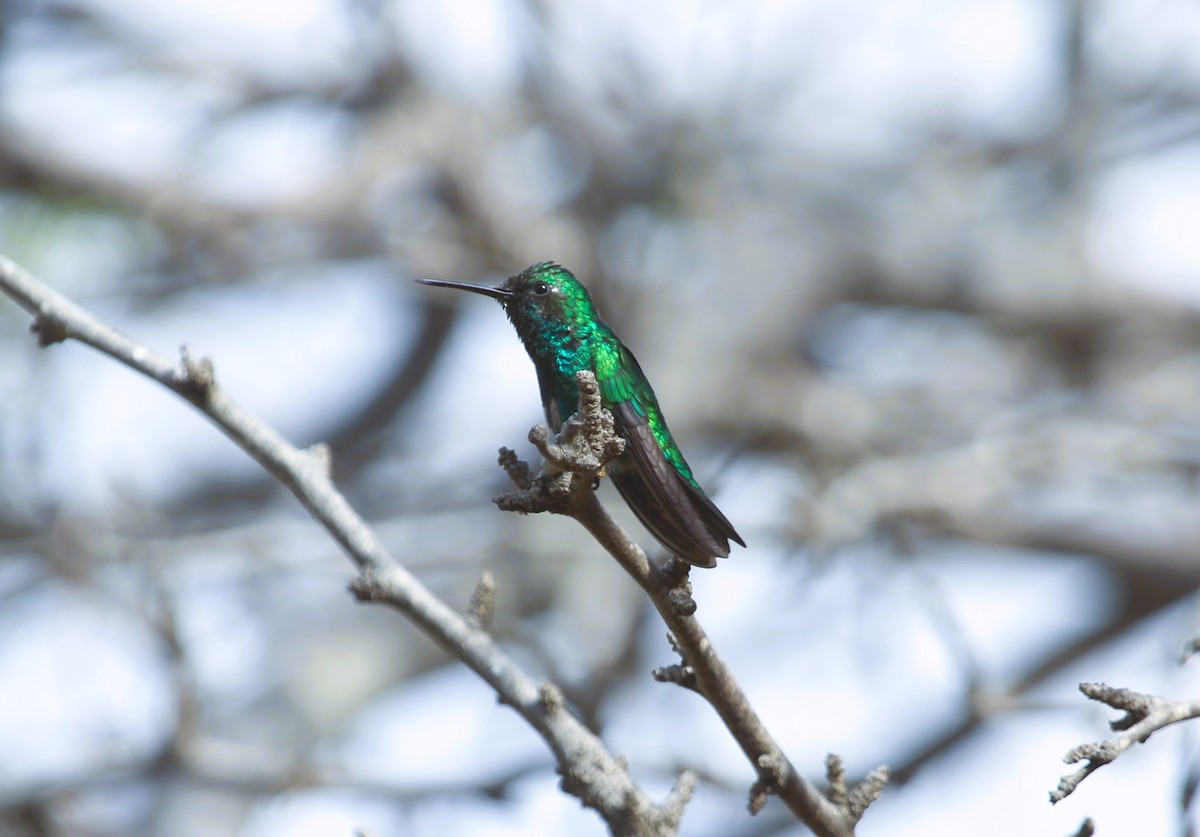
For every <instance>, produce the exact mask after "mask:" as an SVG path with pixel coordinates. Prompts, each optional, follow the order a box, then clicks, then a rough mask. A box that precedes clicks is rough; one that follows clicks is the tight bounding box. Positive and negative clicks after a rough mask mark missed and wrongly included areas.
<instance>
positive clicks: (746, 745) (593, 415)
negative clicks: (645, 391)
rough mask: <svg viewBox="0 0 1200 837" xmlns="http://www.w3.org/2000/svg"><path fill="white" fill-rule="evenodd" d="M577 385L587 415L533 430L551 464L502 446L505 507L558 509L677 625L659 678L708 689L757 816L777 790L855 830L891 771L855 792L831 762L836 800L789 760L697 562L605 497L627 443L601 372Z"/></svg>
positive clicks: (831, 831)
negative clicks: (668, 553)
mask: <svg viewBox="0 0 1200 837" xmlns="http://www.w3.org/2000/svg"><path fill="white" fill-rule="evenodd" d="M576 381H577V383H578V385H579V412H578V413H576V414H575V415H574V416H572V417H571V418H570V420H568V421H567V422H566V423H565V424H564V425H563V427H562V429H561V430H560V431H559V433H558V434H557V436H554V437H551V436H550V434H549V432H548V431H547V430H546V428H545V427H540V426H539V427H535V428H534V429H533V430H532V431H530V434H529V441H530V442H532V443H533V445H534V446H535V447H536V448H537V449H538V451H539V452H540V453H541V454H542V457H543V458H544V462H543V465H542V468H541V470H540V471H539V472H538V473H537V474H536V475H533V474H532V470H531V469H530V467H529V466H528V465H526V464H525V463H523V462H521V461H520V460H518V459H517V457H516V455H515V454H514V453H513V452H512V451H510V450H508V449H506V448H505V449H501V451H500V464H501V466H502V467H503V468H504V469H505V470H506V471H507V472H508V474H509V476H510V477H512V478H513V481H514V482H515V483H516V485H517V487H518V488H519V489H520V490H519V491H517V492H514V493H511V494H505V495H502V496H500V497H497V498H496V500H495V502H496V504H497V505H498V506H499V507H500V508H501V509H505V510H507V511H517V512H521V513H523V514H529V513H534V512H545V511H549V512H553V513H556V514H564V515H568V516H570V517H573V518H575V519H576V520H578V521H579V522H580V523H582V524H583V526H584V527H585V528H586V529H587V530H588V531H589V532H590V533H591V534H592V536H593V537H595V538H596V540H597V541H599V542H600V544H601V546H603V547H604V548H605V549H607V550H608V552H609V553H610V554H611V555H612V556H613V557H614V558H616V559H617V562H618V563H619V564H620V565H621V566H622V567H623V568H624V569H625V571H626V572H628V573H629V574H630V575H631V576H633V578H634V580H635V581H637V583H638V584H639V585H641V587H642V589H643V590H645V591H646V593H647V594H648V595H649V596H650V599H651V601H652V602H653V603H654V606H655V608H657V610H658V612H659V614H660V615H661V616H662V619H663V621H664V622H665V623H666V624H667V627H668V628H669V629H670V637H669V638H670V642H671V645H672V647H673V648H674V649H675V650H676V651H677V652H678V653H679V655H680V657H681V658H682V663H681V664H680V665H672V666H667V667H665V668H660V669H658V670H656V671H655V672H654V676H655V678H656V679H658V680H662V681H670V682H673V683H677V684H679V685H681V686H684V687H686V688H689V689H692V690H694V691H696V692H698V693H699V694H701V695H703V696H704V698H705V699H706V700H707V701H708V702H709V703H710V704H711V705H712V707H713V708H714V709H715V710H716V712H717V714H718V715H719V716H720V717H721V720H722V721H723V722H724V723H725V726H726V727H727V728H728V729H729V731H730V732H731V733H732V734H733V737H734V739H735V740H736V741H737V742H738V744H739V745H740V746H741V748H742V752H743V753H745V754H746V757H747V758H748V759H749V760H750V763H751V765H753V767H754V769H755V771H756V772H757V773H758V780H757V781H756V782H755V783H754V786H753V787H752V788H751V789H750V804H749V807H750V810H751V812H752V813H753V812H757V811H758V810H759V809H761V807H762V805H763V804H764V803H765V801H766V797H767V795H768V794H776V795H778V796H779V798H780V799H781V800H782V801H783V802H784V803H785V804H786V805H787V806H788V808H789V809H791V811H792V812H793V813H794V814H795V815H796V816H797V817H799V818H800V819H801V820H802V821H803V822H804V823H805V824H806V825H807V826H808V827H809V828H811V829H812V830H813V831H814V832H816V833H817V834H819V835H824V836H825V837H837V836H838V835H849V834H853V833H854V828H855V825H856V824H857V823H858V821H859V819H860V818H861V817H862V815H863V812H864V811H865V810H866V808H867V806H868V805H870V804H871V803H872V802H874V801H875V800H876V799H877V798H879V795H880V793H882V791H883V787H884V785H885V784H886V783H887V778H888V772H887V768H886V767H881V768H879V769H878V770H875V771H873V772H872V773H871V774H870V775H869V776H868V777H867V779H866V780H865V781H864V782H863V783H862V784H860V785H859V786H858V787H856V788H854V789H852V790H848V789H847V788H846V783H845V774H844V772H843V771H842V766H841V760H840V759H838V758H837V757H836V756H831V757H830V759H829V760H828V761H827V767H828V777H829V780H830V786H831V790H830V794H829V796H828V797H827V796H825V795H823V794H822V793H821V792H820V791H818V790H817V789H816V788H815V787H814V786H813V785H812V784H811V783H809V782H808V781H807V780H806V779H805V778H804V777H803V776H801V775H800V774H799V773H798V772H797V770H796V768H795V767H794V766H793V765H792V763H791V762H790V761H788V758H787V756H785V755H784V754H783V751H782V750H781V749H780V747H779V745H778V744H777V743H776V742H775V740H774V739H773V738H772V737H771V735H770V733H769V732H767V729H766V727H765V726H763V723H762V721H761V720H760V719H759V717H758V715H757V714H756V713H755V711H754V709H753V707H751V705H750V701H749V700H748V699H747V697H746V695H745V693H744V692H743V691H742V689H741V687H740V686H739V685H738V683H737V681H736V680H735V679H734V677H733V673H732V672H731V671H730V670H729V668H728V666H726V665H725V661H724V660H722V659H721V657H720V656H719V655H718V654H717V652H716V649H715V648H714V647H713V644H712V642H711V641H710V640H709V639H708V636H707V635H706V634H705V633H704V629H703V628H702V627H701V626H700V623H699V621H698V620H697V619H696V617H695V616H694V613H695V610H696V603H695V601H694V600H693V599H692V596H691V584H690V583H689V581H688V566H687V564H684V563H683V562H681V561H678V560H676V559H674V558H672V559H671V560H670V561H669V562H668V564H667V565H666V566H665V567H659V566H656V565H654V564H652V563H651V562H650V560H649V559H648V558H647V557H646V553H645V552H643V551H642V549H641V547H639V546H638V545H637V544H636V543H634V542H633V540H632V539H631V538H630V537H629V535H628V534H627V533H626V532H625V531H624V530H623V529H622V528H621V527H620V526H618V525H617V523H616V522H615V521H614V520H613V519H612V518H611V517H610V516H609V514H608V512H607V511H606V510H605V509H604V507H603V506H602V505H601V504H600V501H599V500H598V499H597V498H596V493H595V492H594V491H593V490H592V486H593V483H594V481H595V479H596V477H597V476H599V474H600V471H601V469H602V467H603V466H604V464H605V463H606V462H608V461H610V460H611V459H613V458H615V457H616V456H618V455H619V454H620V452H621V450H623V444H624V442H623V440H622V439H621V438H620V437H618V436H616V435H615V433H614V431H613V424H612V416H611V415H610V414H609V413H608V411H607V410H604V409H602V405H601V400H600V390H599V387H598V386H597V384H596V378H595V376H594V375H593V374H592V373H590V372H580V373H579V374H578V375H576Z"/></svg>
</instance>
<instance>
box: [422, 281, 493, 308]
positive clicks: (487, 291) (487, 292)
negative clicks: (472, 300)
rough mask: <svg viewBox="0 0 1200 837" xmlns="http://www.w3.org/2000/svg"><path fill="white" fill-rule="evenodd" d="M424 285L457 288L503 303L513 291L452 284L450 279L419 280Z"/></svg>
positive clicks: (466, 283)
mask: <svg viewBox="0 0 1200 837" xmlns="http://www.w3.org/2000/svg"><path fill="white" fill-rule="evenodd" d="M417 281H418V282H420V283H421V284H422V285H433V286H434V287H436V288H457V289H458V290H460V291H470V292H471V293H474V294H482V295H483V296H490V297H491V298H492V299H498V300H500V301H501V302H503V301H504V300H506V299H508V298H509V297H510V296H512V291H510V290H509V289H508V288H505V287H498V288H493V287H492V286H490V285H476V284H473V283H471V282H452V281H450V280H448V279H418V280H417Z"/></svg>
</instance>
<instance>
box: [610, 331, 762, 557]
mask: <svg viewBox="0 0 1200 837" xmlns="http://www.w3.org/2000/svg"><path fill="white" fill-rule="evenodd" d="M622 355H623V357H622V360H623V361H624V362H623V363H622V364H621V365H620V368H619V369H618V370H617V371H616V372H614V373H613V374H612V375H611V376H609V377H608V378H606V379H604V380H602V381H600V392H601V394H602V395H603V396H604V400H605V402H606V404H607V406H608V408H609V410H610V411H611V412H612V414H613V423H614V425H615V429H616V431H617V432H618V433H619V434H620V435H621V436H622V437H624V439H625V441H626V445H625V453H624V454H622V455H621V457H620V458H619V459H617V460H616V461H615V462H614V463H612V465H610V466H609V469H608V473H609V475H610V476H611V477H612V481H613V485H615V486H616V487H617V491H619V492H620V494H621V496H622V497H623V498H624V500H625V502H626V503H627V504H628V505H629V508H630V509H632V510H633V513H634V514H635V515H636V516H637V518H638V520H640V521H641V523H642V525H643V526H645V527H646V529H647V530H649V531H650V533H651V534H652V535H654V537H655V538H656V539H657V540H658V541H659V543H661V544H662V545H663V546H665V547H666V548H667V549H668V550H670V551H671V552H672V553H673V554H674V555H676V556H678V557H679V558H681V559H683V560H684V561H687V562H689V563H691V564H695V565H696V566H699V567H715V566H716V565H717V562H716V558H717V557H718V556H719V557H722V558H724V557H726V556H728V555H729V541H730V540H732V541H734V542H736V543H739V544H741V545H742V546H745V543H743V541H742V539H741V537H740V536H739V535H738V533H737V531H736V530H735V529H734V528H733V524H731V523H730V522H729V520H728V519H727V518H726V517H725V515H724V514H722V513H721V510H720V509H718V508H717V507H716V505H715V504H714V503H713V501H712V500H710V499H709V498H708V496H707V495H706V494H705V493H704V491H703V490H701V488H700V486H699V485H697V484H696V483H695V481H694V480H693V479H689V477H690V473H688V474H687V475H685V474H684V473H682V472H681V471H680V469H679V468H678V467H677V466H676V464H675V463H673V462H671V460H670V459H668V458H667V456H666V454H665V453H664V452H663V446H662V444H660V441H659V440H658V439H657V438H656V437H655V434H654V427H653V426H652V425H658V427H659V429H660V433H663V434H665V435H666V437H667V439H668V441H670V432H669V431H668V430H667V428H666V422H665V421H664V420H663V418H662V413H661V411H660V410H659V407H658V403H657V401H656V400H655V398H654V394H653V393H652V392H649V391H648V386H647V385H646V384H645V383H644V382H645V380H646V378H645V376H644V375H643V374H642V371H641V367H640V366H639V365H638V362H637V359H636V358H634V356H633V353H632V352H630V351H629V350H628V349H626V348H625V347H623V346H622ZM639 384H641V385H640V386H639ZM670 444H671V445H674V442H673V441H670ZM679 461H680V462H682V463H683V466H684V469H686V470H687V471H689V472H690V469H689V468H688V466H687V463H686V462H684V461H683V458H682V455H680V456H679Z"/></svg>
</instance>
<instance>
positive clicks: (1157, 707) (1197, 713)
mask: <svg viewBox="0 0 1200 837" xmlns="http://www.w3.org/2000/svg"><path fill="white" fill-rule="evenodd" d="M1079 691H1081V692H1083V693H1084V694H1085V695H1087V696H1088V697H1089V698H1091V699H1092V700H1098V701H1100V702H1101V703H1106V704H1108V705H1109V706H1111V707H1112V708H1113V709H1120V710H1122V711H1123V712H1124V713H1125V714H1124V716H1122V717H1120V718H1117V719H1116V720H1115V721H1110V722H1109V726H1110V727H1111V728H1112V729H1113V730H1114V731H1120V733H1121V734H1120V735H1114V736H1113V737H1112V738H1109V739H1108V740H1106V741H1099V742H1096V743H1095V744H1081V745H1080V746H1078V747H1075V748H1074V749H1072V750H1071V751H1069V752H1068V753H1067V754H1066V755H1065V756H1063V761H1065V762H1066V763H1067V764H1076V763H1078V762H1084V764H1083V766H1082V767H1080V768H1079V769H1078V770H1076V771H1075V772H1074V773H1071V774H1070V775H1067V776H1064V777H1062V779H1060V780H1059V782H1058V787H1057V788H1056V789H1054V790H1053V791H1051V792H1050V801H1051V802H1061V801H1062V800H1064V799H1066V798H1067V797H1068V796H1070V795H1071V794H1072V793H1073V792H1074V791H1075V789H1076V788H1077V787H1079V783H1080V782H1082V781H1083V780H1084V779H1086V778H1087V777H1088V776H1090V775H1092V774H1093V773H1095V772H1096V771H1097V770H1099V769H1100V768H1101V767H1103V766H1104V765H1106V764H1108V763H1109V762H1111V761H1113V760H1114V759H1116V757H1117V756H1119V755H1121V753H1123V752H1125V751H1126V750H1128V749H1129V748H1130V747H1132V746H1133V745H1134V744H1140V743H1142V742H1144V741H1146V739H1148V738H1149V737H1150V736H1151V735H1153V734H1154V733H1156V732H1158V731H1159V730H1160V729H1162V728H1163V727H1168V726H1170V725H1171V724H1175V723H1178V722H1180V721H1186V720H1188V719H1190V718H1196V717H1200V700H1190V701H1174V700H1167V699H1166V698H1161V697H1156V696H1155V695H1147V694H1144V693H1142V692H1135V691H1133V690H1132V689H1118V688H1115V687H1113V686H1109V685H1107V684H1105V683H1080V684H1079Z"/></svg>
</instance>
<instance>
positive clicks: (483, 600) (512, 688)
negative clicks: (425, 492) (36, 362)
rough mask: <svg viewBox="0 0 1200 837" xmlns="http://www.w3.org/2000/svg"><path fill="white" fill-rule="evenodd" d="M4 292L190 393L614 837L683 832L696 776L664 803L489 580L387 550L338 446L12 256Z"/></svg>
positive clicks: (44, 327) (360, 581) (53, 324)
mask: <svg viewBox="0 0 1200 837" xmlns="http://www.w3.org/2000/svg"><path fill="white" fill-rule="evenodd" d="M0 291H3V292H4V293H5V294H7V295H8V296H10V297H11V298H12V299H13V300H15V301H16V302H17V303H18V304H19V305H20V306H21V307H23V308H24V309H25V310H27V311H28V312H29V313H30V314H32V315H33V317H34V323H33V326H32V330H33V331H34V332H35V333H36V334H37V335H38V342H39V344H40V345H42V346H49V345H52V344H55V343H60V342H63V341H64V340H78V341H79V342H82V343H86V344H87V345H89V346H91V347H93V348H95V349H97V350H98V351H100V352H102V353H104V354H106V355H109V356H110V357H112V358H114V359H116V360H118V361H120V362H121V363H123V364H125V365H126V366H129V367H130V368H132V369H135V370H137V371H138V372H141V373H142V374H144V375H146V376H147V377H149V378H152V379H153V380H155V381H157V382H158V383H160V384H162V385H163V386H165V387H167V388H168V389H170V390H171V391H173V392H175V393H176V394H178V395H180V396H182V397H183V398H185V399H187V400H188V401H189V402H191V403H192V404H193V405H195V406H196V408H197V409H199V410H200V411H201V412H202V413H203V414H204V415H205V416H207V417H208V418H209V419H210V420H211V421H212V422H213V423H214V424H215V425H216V426H217V427H218V428H220V429H221V431H222V432H224V433H225V435H227V436H229V438H231V439H232V440H233V441H234V442H236V443H237V444H238V445H239V446H240V447H241V448H242V449H243V450H245V451H246V452H247V453H248V454H250V455H251V456H252V457H254V459H255V460H257V461H258V462H259V463H260V464H261V465H262V466H263V467H264V468H266V469H267V470H268V471H269V472H270V473H271V474H273V475H274V476H275V478H276V479H278V480H279V481H280V482H281V483H283V484H284V485H285V486H287V488H288V489H289V490H290V491H291V492H292V493H293V494H294V495H296V498H297V499H298V500H299V501H300V502H301V503H302V504H303V505H304V507H305V508H306V509H308V511H309V513H310V514H312V516H313V517H314V518H316V519H317V520H318V521H319V522H320V523H321V524H322V525H323V526H324V527H325V528H326V529H327V530H328V531H329V533H330V534H331V535H332V536H333V538H334V539H335V540H336V541H337V542H338V544H340V545H341V547H342V548H343V549H344V550H345V552H346V554H347V555H348V556H349V557H350V559H351V560H352V561H353V562H354V564H355V565H356V566H357V567H358V572H359V575H358V577H357V578H356V579H355V580H354V582H353V583H352V584H351V589H352V590H353V592H354V593H355V594H356V595H357V596H358V597H359V598H360V599H361V600H364V601H374V602H383V603H386V604H389V605H391V606H392V607H394V608H396V609H397V610H399V611H401V612H402V613H404V614H405V615H406V616H408V617H409V618H410V619H412V620H413V621H414V622H415V623H417V624H418V625H419V626H420V627H421V628H422V629H423V630H424V631H425V632H426V633H428V634H429V635H430V636H431V637H433V638H434V639H435V640H436V641H437V642H438V643H439V644H440V645H441V646H442V647H443V648H444V649H445V650H446V651H447V652H448V653H450V654H452V655H453V656H455V657H457V658H458V659H460V660H461V661H462V662H464V663H465V664H466V665H467V666H468V667H470V668H471V669H472V670H473V671H474V672H475V673H477V674H478V675H479V676H480V677H482V678H483V679H484V680H485V681H487V683H488V684H489V685H490V686H491V687H492V688H493V689H495V690H496V693H497V694H498V695H499V696H500V701H501V702H502V703H506V704H508V705H509V706H511V707H513V709H515V710H516V711H517V712H518V713H520V715H521V716H522V717H523V718H524V719H525V720H526V721H527V722H528V723H529V725H530V726H532V727H533V728H534V729H535V730H537V732H538V733H539V734H540V735H541V736H542V738H543V739H544V740H545V741H546V743H547V745H548V746H549V747H550V749H551V750H552V751H553V753H554V755H555V758H556V759H557V761H558V768H559V772H560V773H561V775H562V786H563V789H564V790H566V791H567V792H569V793H572V794H574V795H575V796H578V797H579V798H580V799H581V800H582V801H583V803H584V804H585V805H587V806H589V807H591V808H594V809H595V810H596V811H597V812H598V813H599V814H600V816H601V817H603V818H604V820H605V822H607V823H608V826H609V828H610V829H611V830H612V832H613V833H614V834H621V835H635V834H636V835H671V834H675V833H676V832H677V831H678V826H679V821H680V818H681V817H682V815H683V809H684V805H685V803H686V802H687V800H688V799H689V798H690V797H691V793H692V790H693V788H694V786H695V778H694V777H693V776H691V775H690V774H687V773H685V774H684V775H683V776H681V777H680V778H679V780H678V782H677V784H676V786H675V788H674V789H673V790H672V791H671V793H670V794H669V795H668V797H667V799H666V800H665V802H664V803H663V804H662V805H656V804H655V803H654V802H652V801H651V800H650V799H649V798H648V797H647V796H646V795H645V794H644V793H643V792H642V790H641V789H640V788H639V787H638V786H637V785H636V784H635V783H634V782H633V780H632V779H631V777H630V776H629V773H628V770H627V769H626V766H625V765H624V763H623V762H622V761H621V760H619V759H616V758H614V757H613V756H612V755H610V754H609V753H608V751H607V750H606V749H605V747H604V744H603V742H601V741H600V739H599V738H598V737H596V735H594V734H593V733H592V732H591V731H590V730H588V729H587V728H586V727H585V726H584V725H583V724H582V723H581V722H580V721H579V719H578V718H576V717H575V716H574V715H573V714H572V713H571V712H570V711H569V710H568V709H567V708H566V707H565V706H564V704H563V700H562V696H561V693H560V692H559V691H558V689H557V687H555V686H553V685H551V684H547V683H543V684H538V683H537V682H536V681H535V680H534V679H533V678H531V677H530V676H529V675H528V674H526V673H525V672H524V671H523V670H522V669H521V668H519V667H518V666H517V664H516V663H515V662H514V661H513V660H512V659H511V658H510V657H508V656H507V655H506V654H505V653H504V652H503V650H501V648H500V647H499V646H498V645H497V644H496V642H495V641H494V640H493V639H492V637H491V636H490V635H489V634H488V633H487V632H486V631H485V630H484V628H483V625H484V624H485V623H486V621H487V618H488V611H489V610H490V606H489V598H490V593H488V592H487V590H486V588H487V586H488V585H487V583H486V581H485V582H484V583H483V584H482V585H481V590H480V592H479V593H478V603H477V604H476V606H475V607H474V608H473V610H474V613H473V614H472V615H471V616H466V615H463V614H460V613H458V612H457V611H456V610H454V609H453V608H451V607H450V606H449V605H448V604H446V603H445V602H444V601H442V600H441V599H439V598H438V597H437V596H435V595H434V594H433V593H432V592H430V590H429V589H428V588H426V587H425V586H424V585H422V584H421V582H420V581H418V580H417V579H416V578H415V577H414V576H413V575H412V574H411V573H410V572H409V571H408V570H407V569H405V568H404V567H403V566H402V565H401V564H399V563H398V562H396V561H395V559H393V558H392V557H391V556H390V555H389V554H388V553H387V551H386V550H385V549H384V548H383V545H382V544H381V543H380V542H379V540H378V538H376V536H375V533H374V532H373V531H372V530H371V528H370V527H369V526H368V525H367V523H366V521H364V520H363V519H362V518H361V517H359V516H358V514H357V513H356V512H355V511H354V509H353V508H351V506H350V504H349V503H348V502H347V501H346V499H345V497H343V496H342V494H341V493H340V492H338V490H337V489H336V488H335V487H334V485H333V482H332V481H331V480H330V477H329V471H330V468H329V455H328V451H327V449H324V448H322V447H317V448H316V449H310V450H309V451H302V450H299V449H297V448H296V447H295V446H293V445H291V444H290V443H289V442H288V441H287V440H285V439H284V438H283V437H282V436H280V435H279V434H278V433H277V432H275V430H273V429H272V428H271V427H269V426H267V425H266V424H264V423H263V422H262V421H260V420H259V419H258V418H256V417H254V416H253V415H251V414H250V413H248V412H247V411H246V410H244V409H243V408H242V407H241V406H239V405H238V404H237V403H236V402H235V401H234V400H233V399H231V398H230V397H229V396H228V395H226V394H225V392H224V391H223V390H222V389H221V388H220V386H219V385H218V384H217V378H216V373H215V371H214V369H213V365H212V363H211V362H209V361H208V360H207V359H200V360H195V359H193V358H192V356H191V354H190V353H189V352H188V350H187V349H186V347H185V348H184V349H183V350H182V352H181V354H182V360H181V362H180V363H179V364H173V363H171V362H170V361H168V360H166V359H165V358H162V357H160V356H158V355H156V354H155V353H154V352H152V351H151V350H150V349H148V348H147V347H146V346H143V345H141V344H139V343H137V342H136V341H134V340H132V339H131V338H129V337H127V336H126V335H124V334H122V333H120V332H119V331H117V330H116V329H114V328H112V327H110V326H108V325H106V324H105V323H103V322H101V321H100V320H98V319H96V318H95V317H93V316H92V315H91V314H89V313H88V312H87V311H85V310H84V309H83V308H81V307H80V306H78V305H76V304H75V303H73V302H72V301H71V300H69V299H67V298H66V297H64V296H62V295H61V294H59V293H58V292H56V291H54V290H53V289H51V288H50V287H48V286H46V285H45V284H43V283H42V282H39V281H38V280H37V279H35V278H34V277H33V276H31V275H30V274H29V273H28V272H26V271H25V270H23V269H21V268H20V267H19V266H17V265H16V264H15V263H13V262H12V261H10V260H9V259H6V258H4V257H3V256H0Z"/></svg>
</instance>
